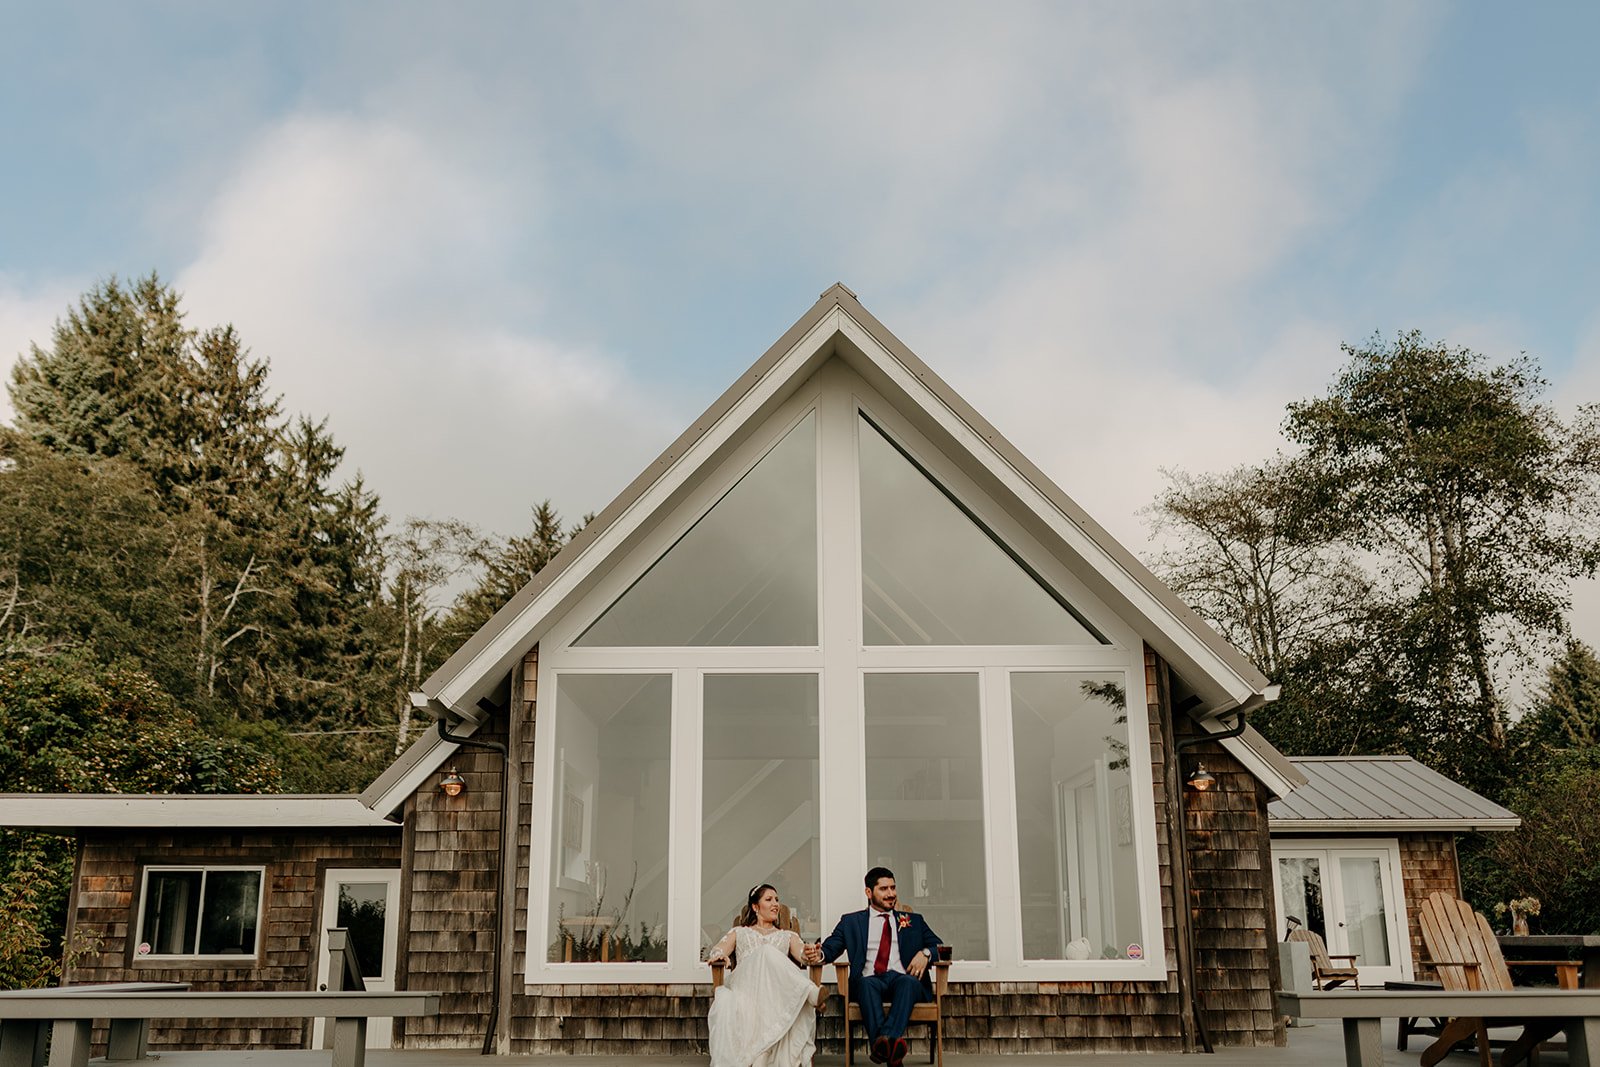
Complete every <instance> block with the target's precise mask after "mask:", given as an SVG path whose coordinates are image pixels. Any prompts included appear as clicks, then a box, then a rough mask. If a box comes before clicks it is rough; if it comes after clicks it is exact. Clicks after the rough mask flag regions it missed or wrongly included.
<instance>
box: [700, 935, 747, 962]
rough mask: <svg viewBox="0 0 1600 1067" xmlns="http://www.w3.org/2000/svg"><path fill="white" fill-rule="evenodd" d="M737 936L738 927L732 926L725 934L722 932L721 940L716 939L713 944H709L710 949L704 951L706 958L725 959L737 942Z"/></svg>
mask: <svg viewBox="0 0 1600 1067" xmlns="http://www.w3.org/2000/svg"><path fill="white" fill-rule="evenodd" d="M738 937H739V928H738V927H734V928H733V929H732V930H729V931H728V932H727V933H726V934H723V935H722V940H721V941H718V942H717V943H716V944H715V945H712V946H711V951H710V952H708V953H706V959H708V960H715V959H727V958H728V953H730V952H732V951H733V949H734V946H735V945H737V944H738Z"/></svg>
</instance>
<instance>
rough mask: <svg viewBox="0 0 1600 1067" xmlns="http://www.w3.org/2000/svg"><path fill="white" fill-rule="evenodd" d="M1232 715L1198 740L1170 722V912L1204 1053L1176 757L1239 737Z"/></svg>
mask: <svg viewBox="0 0 1600 1067" xmlns="http://www.w3.org/2000/svg"><path fill="white" fill-rule="evenodd" d="M1162 677H1163V678H1165V677H1166V674H1165V673H1163V675H1162ZM1190 700H1192V701H1194V702H1195V703H1198V700H1197V699H1196V698H1193V697H1191V698H1190ZM1186 704H1187V702H1186ZM1193 706H1194V705H1193V704H1187V706H1185V707H1183V708H1179V709H1175V712H1174V715H1176V712H1177V711H1182V712H1187V711H1188V710H1189V708H1190V707H1193ZM1232 714H1233V715H1234V716H1235V717H1236V718H1237V720H1238V721H1237V722H1235V723H1234V725H1233V726H1231V727H1229V728H1228V729H1226V730H1221V731H1219V732H1217V733H1214V734H1213V733H1206V734H1201V735H1199V736H1198V737H1186V738H1182V739H1181V740H1180V739H1176V736H1177V724H1176V723H1175V722H1172V723H1170V726H1169V728H1170V729H1171V730H1172V731H1173V737H1174V739H1175V740H1174V742H1173V746H1172V748H1173V754H1172V764H1171V771H1172V774H1171V776H1170V779H1169V780H1170V781H1171V782H1172V788H1171V792H1170V794H1169V795H1175V796H1176V797H1177V804H1176V806H1175V807H1174V811H1175V812H1176V815H1177V818H1176V820H1175V821H1176V822H1177V826H1178V847H1177V848H1176V849H1174V850H1173V854H1172V881H1173V895H1174V896H1175V897H1177V900H1176V901H1174V903H1175V904H1178V903H1180V902H1181V906H1179V907H1175V908H1174V909H1173V910H1174V911H1175V912H1176V913H1177V914H1176V915H1175V918H1176V919H1177V921H1178V923H1179V930H1178V934H1179V938H1178V940H1179V942H1180V943H1181V944H1182V945H1183V946H1184V947H1185V949H1186V951H1183V952H1182V953H1181V957H1182V959H1181V961H1180V962H1181V964H1182V966H1183V983H1184V986H1185V987H1186V988H1185V993H1186V996H1187V1001H1188V1004H1187V1007H1188V1010H1189V1014H1190V1015H1192V1016H1193V1018H1194V1026H1195V1030H1196V1032H1197V1033H1198V1034H1199V1036H1200V1045H1201V1047H1202V1048H1203V1049H1204V1050H1205V1051H1206V1052H1207V1053H1215V1052H1216V1047H1215V1046H1214V1045H1213V1044H1212V1041H1211V1031H1210V1030H1209V1029H1208V1028H1207V1027H1206V1017H1205V1012H1204V1011H1203V1010H1202V1006H1201V1004H1200V984H1199V982H1200V980H1199V975H1198V973H1197V972H1196V970H1195V965H1194V957H1195V947H1194V915H1193V913H1192V909H1191V907H1190V903H1189V805H1188V799H1187V796H1186V794H1185V792H1184V791H1185V788H1186V784H1185V782H1184V781H1183V780H1182V772H1183V765H1182V763H1181V762H1180V760H1179V756H1180V755H1181V754H1182V753H1183V750H1184V749H1186V748H1193V747H1194V746H1195V745H1199V744H1203V743H1204V742H1206V741H1222V740H1225V739H1227V738H1230V737H1238V736H1239V735H1240V734H1242V733H1244V727H1245V721H1244V709H1243V708H1242V707H1241V708H1237V709H1235V710H1234V711H1233V712H1232ZM1169 721H1170V720H1169ZM1169 802H1170V801H1169Z"/></svg>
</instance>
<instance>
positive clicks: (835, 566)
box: [817, 367, 867, 919]
mask: <svg viewBox="0 0 1600 1067" xmlns="http://www.w3.org/2000/svg"><path fill="white" fill-rule="evenodd" d="M823 373H824V374H826V375H827V378H826V383H825V384H824V385H823V388H822V392H821V396H820V398H819V401H818V406H817V413H818V418H819V422H818V433H817V439H818V448H819V454H818V465H817V484H818V527H817V529H818V545H817V549H818V552H817V556H818V562H819V571H820V581H819V586H820V594H821V597H822V604H821V627H820V631H821V638H822V648H823V657H822V661H823V671H822V689H821V699H822V704H821V715H820V716H819V719H820V723H821V734H822V735H821V738H820V739H819V741H820V760H821V767H820V771H821V774H820V793H821V808H822V811H821V839H822V841H823V842H824V846H823V848H822V857H821V868H822V870H821V875H822V907H823V915H824V916H825V917H828V918H829V919H831V917H833V916H836V915H840V914H842V913H844V912H845V911H853V910H855V909H856V908H859V907H860V906H861V889H860V885H861V875H862V872H863V871H864V870H865V867H864V863H865V860H866V855H867V838H866V819H865V812H866V781H865V776H864V772H865V765H866V764H865V754H864V733H863V731H864V726H863V720H862V710H861V682H860V676H859V669H858V663H857V656H858V654H859V651H860V648H861V546H860V536H859V530H860V515H859V513H860V504H859V497H858V490H857V471H856V442H855V435H856V410H855V400H854V397H853V396H852V395H851V393H850V391H849V388H848V386H847V385H846V384H845V382H844V381H842V380H841V379H843V378H844V377H845V376H844V375H842V374H840V373H839V368H838V367H832V368H825V369H824V372H823Z"/></svg>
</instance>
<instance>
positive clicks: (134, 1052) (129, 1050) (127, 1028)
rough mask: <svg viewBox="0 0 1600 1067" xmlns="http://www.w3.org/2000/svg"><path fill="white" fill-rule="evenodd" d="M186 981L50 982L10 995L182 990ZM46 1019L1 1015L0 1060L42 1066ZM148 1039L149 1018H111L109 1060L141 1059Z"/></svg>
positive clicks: (22, 1064) (8, 1062)
mask: <svg viewBox="0 0 1600 1067" xmlns="http://www.w3.org/2000/svg"><path fill="white" fill-rule="evenodd" d="M188 988H189V983H188V982H100V983H95V984H90V985H66V986H52V987H48V988H45V989H17V990H12V991H10V992H8V993H7V994H6V995H7V996H10V997H22V998H24V999H27V998H32V997H40V996H50V995H54V994H59V993H70V994H73V995H75V996H83V995H85V994H90V995H93V994H98V993H182V992H183V991H184V990H186V989H188ZM47 1023H48V1020H43V1019H7V1018H3V1017H0V1061H3V1062H4V1063H5V1064H7V1065H8V1067H10V1065H13V1064H14V1065H16V1067H24V1064H25V1067H42V1065H43V1064H44V1050H45V1045H46V1044H47V1042H46V1040H45V1039H46V1035H47V1034H48V1032H49V1026H48V1025H47ZM149 1042H150V1020H149V1019H112V1020H111V1034H110V1037H109V1039H108V1040H107V1042H106V1059H108V1060H142V1059H145V1058H146V1052H147V1051H148V1046H149Z"/></svg>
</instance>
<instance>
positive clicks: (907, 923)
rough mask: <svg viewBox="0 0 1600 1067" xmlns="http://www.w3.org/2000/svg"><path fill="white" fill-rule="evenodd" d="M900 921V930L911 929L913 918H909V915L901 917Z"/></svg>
mask: <svg viewBox="0 0 1600 1067" xmlns="http://www.w3.org/2000/svg"><path fill="white" fill-rule="evenodd" d="M899 919H900V929H902V930H907V929H910V927H911V916H909V915H901V916H899Z"/></svg>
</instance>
